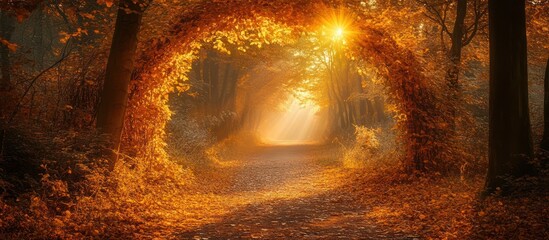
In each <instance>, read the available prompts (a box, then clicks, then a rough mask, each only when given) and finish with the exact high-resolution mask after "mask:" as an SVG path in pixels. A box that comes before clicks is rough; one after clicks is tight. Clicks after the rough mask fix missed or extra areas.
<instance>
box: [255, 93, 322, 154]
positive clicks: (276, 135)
mask: <svg viewBox="0 0 549 240" xmlns="http://www.w3.org/2000/svg"><path fill="white" fill-rule="evenodd" d="M283 104H284V105H283V106H282V107H281V110H277V111H273V112H271V113H269V114H266V115H265V116H264V117H263V118H262V120H261V122H260V124H259V128H258V135H259V137H260V139H261V140H262V141H263V142H264V143H266V144H272V145H297V144H316V143H321V142H322V141H323V140H324V137H325V133H326V128H327V127H328V126H327V116H326V113H325V112H324V111H322V109H320V108H319V107H318V106H317V105H316V104H314V103H311V102H306V103H301V102H300V101H299V100H298V99H296V98H295V97H290V98H289V99H288V100H287V101H285V102H284V103H283Z"/></svg>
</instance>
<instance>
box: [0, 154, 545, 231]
mask: <svg viewBox="0 0 549 240" xmlns="http://www.w3.org/2000/svg"><path fill="white" fill-rule="evenodd" d="M221 155H223V156H220V157H219V159H218V162H217V163H216V164H213V165H211V166H206V165H204V166H196V167H195V168H194V169H193V175H194V179H192V180H189V181H188V182H189V183H188V184H186V185H182V186H181V187H175V188H173V186H179V185H154V184H148V185H143V184H141V182H140V178H141V177H140V176H134V175H133V174H130V173H131V172H124V171H122V170H123V169H122V170H120V171H121V172H119V173H118V176H126V177H129V178H128V179H125V180H124V179H122V180H123V181H120V182H117V183H119V184H118V185H117V186H116V187H115V188H113V190H114V191H113V192H112V193H110V192H108V191H105V195H99V196H96V197H94V198H90V197H82V198H81V199H80V200H79V201H78V202H77V205H75V206H73V207H69V208H67V210H62V211H59V210H58V209H56V208H57V207H59V206H62V203H63V202H59V201H58V200H56V199H58V198H55V197H53V198H52V197H50V198H52V199H54V200H55V201H53V202H51V204H52V205H53V209H50V210H48V207H46V206H45V203H43V202H44V201H45V202H46V203H48V199H50V198H48V197H47V196H48V195H46V197H44V196H42V197H40V196H41V195H35V194H34V195H33V194H27V195H24V196H28V197H29V199H28V200H24V199H23V196H21V197H20V198H21V200H19V201H16V202H13V203H9V204H8V203H7V202H1V201H0V239H258V238H260V239H534V240H535V239H549V218H547V216H548V215H549V207H548V206H547V203H548V202H549V194H547V185H543V184H542V185H540V186H541V188H538V189H531V190H530V191H527V192H524V193H520V194H517V195H513V196H506V197H503V196H494V197H493V196H491V197H488V198H486V199H481V198H479V193H480V191H481V190H482V186H483V176H482V175H475V176H472V177H464V176H447V177H431V178H421V177H419V178H414V179H409V180H406V178H403V177H402V176H400V175H399V171H395V167H394V166H390V165H385V166H384V165H383V164H381V165H379V164H378V165H376V164H372V165H366V166H365V167H363V168H357V169H350V168H345V167H344V166H343V165H344V164H343V161H342V150H341V149H339V148H338V147H334V146H321V145H301V146H249V147H245V148H240V149H238V148H235V149H233V148H231V149H226V151H225V152H223V153H221ZM389 157H391V156H389ZM124 184H130V185H128V186H130V187H125V186H124ZM167 186H172V188H170V187H167ZM110 191H112V190H110ZM136 191H139V192H136ZM46 193H49V192H46ZM50 195H51V194H50ZM101 196H102V197H101ZM39 197H40V198H39ZM39 199H44V200H39ZM49 208H52V207H49ZM57 212H61V213H57Z"/></svg>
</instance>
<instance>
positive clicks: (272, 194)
mask: <svg viewBox="0 0 549 240" xmlns="http://www.w3.org/2000/svg"><path fill="white" fill-rule="evenodd" d="M329 150H330V149H326V147H323V146H314V145H310V146H308V145H303V146H263V147H257V148H256V149H254V150H252V151H251V152H250V153H249V154H247V156H245V157H243V158H242V159H240V160H239V162H240V163H235V164H234V166H238V167H235V168H234V170H233V171H234V175H232V176H231V178H232V179H231V180H229V181H223V183H222V185H223V186H220V185H219V184H220V183H219V182H215V181H214V183H213V184H216V185H217V186H213V189H215V190H214V192H215V194H216V195H219V196H221V197H222V199H224V203H225V204H227V207H228V208H230V209H231V212H230V213H229V214H227V215H225V216H223V217H221V218H219V219H215V220H213V221H211V219H210V220H206V219H205V220H204V221H203V222H201V224H198V225H197V226H195V227H192V228H191V229H189V230H187V231H184V232H181V233H178V234H177V236H178V237H181V238H183V239H192V238H195V239H238V238H266V239H288V238H293V239H302V238H310V239H317V238H326V239H338V238H339V239H341V238H344V239H349V238H352V239H364V238H373V239H381V238H391V239H395V238H397V239H411V238H413V235H409V234H404V233H399V232H392V231H387V229H384V228H381V227H378V226H376V224H375V222H372V221H370V220H368V219H366V218H364V215H366V214H367V213H368V212H369V211H371V209H370V208H371V207H370V206H368V207H366V206H364V205H362V204H360V203H359V201H358V199H356V198H355V197H354V196H353V195H351V194H346V193H343V192H342V190H343V188H342V184H343V183H345V182H347V181H345V178H346V177H348V174H347V173H345V172H344V171H342V168H340V166H339V163H338V161H337V158H336V157H335V156H334V154H333V153H330V151H329ZM203 180H204V182H203V183H201V185H202V184H212V182H211V181H208V179H203ZM210 189H212V187H210Z"/></svg>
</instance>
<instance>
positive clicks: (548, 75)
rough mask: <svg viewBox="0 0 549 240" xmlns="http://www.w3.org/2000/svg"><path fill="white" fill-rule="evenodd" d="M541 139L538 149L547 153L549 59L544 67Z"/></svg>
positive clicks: (548, 140) (548, 147)
mask: <svg viewBox="0 0 549 240" xmlns="http://www.w3.org/2000/svg"><path fill="white" fill-rule="evenodd" d="M543 92H544V100H543V120H544V127H543V139H542V140H541V144H540V148H541V149H543V150H545V151H549V58H548V59H547V65H545V78H544V81H543Z"/></svg>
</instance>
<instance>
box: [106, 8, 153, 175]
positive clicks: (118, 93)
mask: <svg viewBox="0 0 549 240" xmlns="http://www.w3.org/2000/svg"><path fill="white" fill-rule="evenodd" d="M146 6H147V4H143V3H140V2H135V1H133V0H121V1H120V2H119V5H118V13H117V17H116V23H115V28H114V35H113V39H112V44H111V50H110V54H109V59H108V62H107V69H106V75H105V84H104V87H103V91H102V93H101V102H100V104H99V109H98V112H97V125H96V127H97V129H98V131H99V132H100V133H103V134H108V135H109V136H110V140H111V142H112V148H113V149H114V150H115V151H117V150H118V148H119V146H120V137H121V135H122V128H123V126H124V115H125V112H126V105H127V101H128V91H129V85H130V80H131V75H132V71H133V67H134V61H135V55H136V54H135V53H136V48H137V41H138V39H137V34H138V32H139V27H140V25H141V19H142V15H143V11H144V10H145V8H146ZM116 158H117V154H116V156H114V157H113V159H112V161H111V167H114V164H115V162H116Z"/></svg>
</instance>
